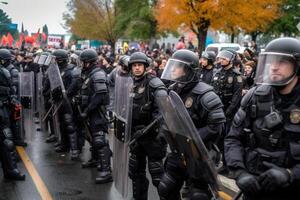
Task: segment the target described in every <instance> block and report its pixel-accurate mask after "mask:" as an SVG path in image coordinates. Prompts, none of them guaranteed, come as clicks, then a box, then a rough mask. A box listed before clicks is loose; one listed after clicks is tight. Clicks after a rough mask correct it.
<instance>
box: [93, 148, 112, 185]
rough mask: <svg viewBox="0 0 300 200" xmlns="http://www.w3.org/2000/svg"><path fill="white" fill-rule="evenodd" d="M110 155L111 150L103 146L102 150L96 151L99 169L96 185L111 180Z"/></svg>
mask: <svg viewBox="0 0 300 200" xmlns="http://www.w3.org/2000/svg"><path fill="white" fill-rule="evenodd" d="M111 154H112V153H111V150H110V149H109V147H108V146H105V147H103V148H102V149H99V150H98V155H99V158H100V163H101V167H100V170H99V177H97V178H96V183H99V184H102V183H108V182H111V181H112V180H113V179H112V174H111V167H110V158H111Z"/></svg>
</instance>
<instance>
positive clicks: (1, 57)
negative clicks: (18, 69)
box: [0, 49, 13, 67]
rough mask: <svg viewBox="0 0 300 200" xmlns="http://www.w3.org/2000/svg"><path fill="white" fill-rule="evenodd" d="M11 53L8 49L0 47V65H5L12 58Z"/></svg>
mask: <svg viewBox="0 0 300 200" xmlns="http://www.w3.org/2000/svg"><path fill="white" fill-rule="evenodd" d="M12 57H13V56H12V54H11V52H10V51H9V50H8V49H0V62H1V65H3V66H4V67H7V66H8V65H9V64H10V62H11V59H12Z"/></svg>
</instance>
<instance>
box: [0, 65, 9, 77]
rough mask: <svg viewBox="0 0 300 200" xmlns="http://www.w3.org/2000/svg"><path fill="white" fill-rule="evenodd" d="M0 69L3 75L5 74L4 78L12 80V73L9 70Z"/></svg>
mask: <svg viewBox="0 0 300 200" xmlns="http://www.w3.org/2000/svg"><path fill="white" fill-rule="evenodd" d="M0 68H1V70H2V73H3V74H4V76H5V77H6V78H7V79H10V78H11V76H10V72H9V71H8V70H7V69H5V68H4V67H0Z"/></svg>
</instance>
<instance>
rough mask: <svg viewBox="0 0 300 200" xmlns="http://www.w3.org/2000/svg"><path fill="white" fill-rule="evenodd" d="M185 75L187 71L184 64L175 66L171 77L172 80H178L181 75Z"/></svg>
mask: <svg viewBox="0 0 300 200" xmlns="http://www.w3.org/2000/svg"><path fill="white" fill-rule="evenodd" d="M183 76H185V71H184V67H183V66H175V65H174V66H173V68H172V73H171V78H172V80H177V79H179V78H181V77H183Z"/></svg>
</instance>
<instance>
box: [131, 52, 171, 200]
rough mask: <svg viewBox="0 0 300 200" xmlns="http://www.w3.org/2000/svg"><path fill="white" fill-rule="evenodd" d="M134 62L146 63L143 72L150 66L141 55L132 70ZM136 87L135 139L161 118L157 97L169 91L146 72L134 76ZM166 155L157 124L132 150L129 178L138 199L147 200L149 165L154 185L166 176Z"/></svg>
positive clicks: (134, 55) (135, 57)
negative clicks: (164, 164)
mask: <svg viewBox="0 0 300 200" xmlns="http://www.w3.org/2000/svg"><path fill="white" fill-rule="evenodd" d="M134 63H143V64H144V70H146V67H147V66H149V59H148V58H147V56H146V55H145V54H143V53H141V52H136V53H133V54H132V55H131V57H130V60H129V68H130V69H131V68H132V65H133V64H134ZM133 79H134V85H133V93H134V97H133V110H132V128H131V130H132V132H131V136H132V137H135V135H136V134H138V132H140V131H142V130H143V129H144V128H145V127H146V126H147V125H149V124H150V123H151V122H152V121H153V120H154V119H156V118H157V117H158V115H159V111H158V108H157V105H156V103H155V95H156V94H157V93H158V92H160V91H165V92H166V87H165V85H164V84H163V82H162V81H161V80H160V79H159V78H157V77H154V76H152V75H150V74H147V73H145V71H144V74H143V75H141V76H139V77H136V76H134V78H133ZM165 155H166V142H165V140H164V139H163V138H162V137H161V135H160V134H159V130H158V125H157V124H156V125H154V126H153V127H152V128H151V129H150V130H149V132H148V133H147V134H146V135H144V136H142V137H140V138H139V139H138V140H137V141H136V142H135V143H134V144H133V145H132V146H131V147H130V158H129V178H130V179H131V180H132V189H133V198H134V199H139V200H146V199H148V187H149V181H148V179H147V177H146V164H147V159H148V169H149V172H150V174H151V177H152V183H153V185H154V186H155V187H158V185H159V182H160V179H161V176H162V174H163V163H162V160H163V158H164V157H165Z"/></svg>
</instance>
